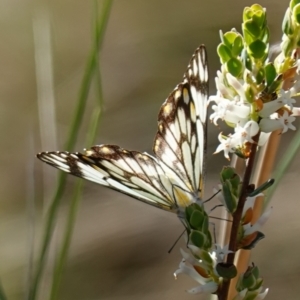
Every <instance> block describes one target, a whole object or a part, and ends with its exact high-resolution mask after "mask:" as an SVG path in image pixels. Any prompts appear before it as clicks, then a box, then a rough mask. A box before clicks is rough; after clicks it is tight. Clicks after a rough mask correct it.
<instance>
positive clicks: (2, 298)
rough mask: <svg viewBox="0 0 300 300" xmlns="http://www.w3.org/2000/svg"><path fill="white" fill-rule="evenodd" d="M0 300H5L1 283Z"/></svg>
mask: <svg viewBox="0 0 300 300" xmlns="http://www.w3.org/2000/svg"><path fill="white" fill-rule="evenodd" d="M0 300H7V297H6V295H5V293H4V290H3V287H2V284H1V283H0Z"/></svg>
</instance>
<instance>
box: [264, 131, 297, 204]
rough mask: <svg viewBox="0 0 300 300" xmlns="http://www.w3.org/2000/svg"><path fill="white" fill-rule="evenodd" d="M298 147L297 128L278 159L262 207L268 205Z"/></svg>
mask: <svg viewBox="0 0 300 300" xmlns="http://www.w3.org/2000/svg"><path fill="white" fill-rule="evenodd" d="M299 148H300V131H299V130H298V131H297V133H296V135H295V136H294V137H293V140H292V141H291V143H290V144H289V146H288V148H287V150H286V151H285V153H284V156H283V157H282V158H281V160H280V161H279V163H278V165H277V167H276V169H275V172H274V174H273V176H272V178H274V179H275V183H274V184H273V185H272V187H271V188H270V189H269V190H268V193H267V197H266V199H265V203H264V209H265V208H266V207H267V206H268V205H269V203H270V201H271V198H272V195H273V193H274V192H275V190H276V188H277V186H278V185H279V183H280V180H281V179H282V177H283V176H284V174H286V170H287V168H288V167H289V165H290V164H291V162H292V161H293V159H294V157H295V155H296V154H297V152H298V151H299Z"/></svg>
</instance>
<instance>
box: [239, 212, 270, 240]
mask: <svg viewBox="0 0 300 300" xmlns="http://www.w3.org/2000/svg"><path fill="white" fill-rule="evenodd" d="M271 212H272V208H270V209H268V210H267V211H265V212H264V213H263V214H262V215H261V216H260V218H259V219H258V220H257V221H256V223H255V224H254V225H251V223H248V224H245V225H243V229H244V236H247V235H250V234H252V233H253V232H256V231H259V230H260V229H261V227H262V226H263V225H264V224H265V223H266V222H267V221H268V219H269V217H270V215H271Z"/></svg>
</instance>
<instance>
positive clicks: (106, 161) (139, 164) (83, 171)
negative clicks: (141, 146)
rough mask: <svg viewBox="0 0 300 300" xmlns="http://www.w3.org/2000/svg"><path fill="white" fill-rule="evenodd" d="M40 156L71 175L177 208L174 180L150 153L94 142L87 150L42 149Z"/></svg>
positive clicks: (141, 198) (157, 203)
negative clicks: (173, 192)
mask: <svg viewBox="0 0 300 300" xmlns="http://www.w3.org/2000/svg"><path fill="white" fill-rule="evenodd" d="M37 157H38V158H39V159H41V160H42V161H44V162H46V163H48V164H50V165H51V166H53V167H55V168H58V169H60V170H62V171H65V172H67V173H71V174H72V175H75V176H78V177H81V178H84V179H87V180H89V181H93V182H95V183H98V184H101V185H103V186H107V187H109V188H111V189H114V190H117V191H119V192H122V193H124V194H127V195H129V196H131V197H133V198H136V199H138V200H141V201H143V202H146V203H148V204H151V205H154V206H157V207H159V208H162V209H165V210H174V212H175V211H176V204H175V202H174V200H172V184H171V182H170V180H169V179H168V177H166V176H165V174H164V171H163V170H162V168H161V167H160V165H159V164H158V163H157V160H156V159H155V158H154V157H152V156H151V155H149V154H147V153H140V152H137V151H128V150H125V149H122V148H120V147H118V146H115V145H100V146H94V147H92V148H91V149H89V150H86V153H85V154H83V153H69V152H59V151H57V152H41V153H39V154H38V155H37Z"/></svg>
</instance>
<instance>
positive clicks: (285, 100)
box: [259, 90, 296, 118]
mask: <svg viewBox="0 0 300 300" xmlns="http://www.w3.org/2000/svg"><path fill="white" fill-rule="evenodd" d="M293 103H296V100H295V99H293V98H291V92H290V91H284V90H280V91H279V93H278V98H277V99H275V100H273V101H270V102H268V103H264V106H263V108H262V110H261V111H260V112H259V116H260V117H262V118H268V117H270V115H272V114H273V113H274V112H276V111H277V110H278V109H280V108H282V107H284V106H287V108H288V109H290V110H292V109H293Z"/></svg>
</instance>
